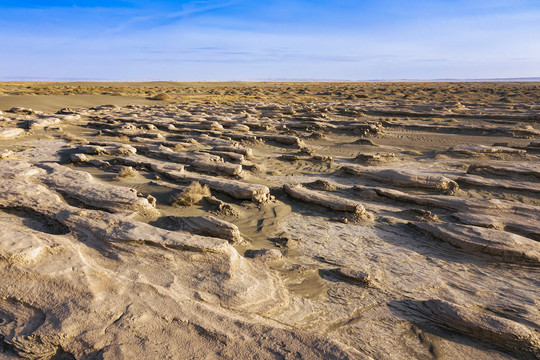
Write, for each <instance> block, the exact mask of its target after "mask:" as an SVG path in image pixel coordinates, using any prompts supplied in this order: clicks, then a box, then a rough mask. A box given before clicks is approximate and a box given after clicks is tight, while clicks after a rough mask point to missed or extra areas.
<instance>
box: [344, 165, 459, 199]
mask: <svg viewBox="0 0 540 360" xmlns="http://www.w3.org/2000/svg"><path fill="white" fill-rule="evenodd" d="M343 169H344V170H345V171H347V172H348V173H351V174H354V175H358V176H361V177H365V178H367V179H371V180H375V181H379V182H383V183H387V184H392V185H395V186H402V187H422V188H428V189H438V190H447V191H449V192H451V193H453V192H455V191H456V190H457V189H458V188H459V186H458V185H457V184H456V182H455V181H453V180H452V179H449V178H447V177H446V176H443V175H440V174H436V173H429V172H423V171H418V170H394V169H381V170H379V169H373V168H370V167H361V166H356V165H346V166H344V167H343Z"/></svg>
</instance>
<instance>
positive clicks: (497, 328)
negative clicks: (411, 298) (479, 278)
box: [408, 299, 540, 359]
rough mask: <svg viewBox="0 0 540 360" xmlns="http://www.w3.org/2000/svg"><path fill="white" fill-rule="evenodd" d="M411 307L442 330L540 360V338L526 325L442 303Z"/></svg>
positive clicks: (431, 302) (427, 302) (433, 301)
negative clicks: (539, 359)
mask: <svg viewBox="0 0 540 360" xmlns="http://www.w3.org/2000/svg"><path fill="white" fill-rule="evenodd" d="M408 305H409V306H411V307H414V308H416V309H417V310H419V311H420V312H422V313H423V314H424V315H425V316H427V317H428V318H429V319H430V320H432V321H434V322H435V323H436V324H438V325H439V326H441V327H444V328H446V329H449V330H452V331H456V332H458V333H461V334H463V335H465V336H468V337H471V338H473V339H476V340H478V341H482V342H486V343H489V344H491V345H494V346H496V347H498V348H501V349H504V350H508V351H511V352H512V353H514V354H516V355H518V356H519V357H520V358H522V359H537V358H538V357H540V339H539V338H538V335H537V334H536V333H535V331H534V330H532V329H530V328H529V327H527V326H525V325H523V324H520V323H517V322H515V321H511V320H508V319H505V318H502V317H499V316H495V315H491V314H487V313H485V312H479V311H475V310H471V309H468V308H466V307H463V306H460V305H456V304H452V303H449V302H447V301H444V300H439V299H432V300H427V301H419V302H410V303H408Z"/></svg>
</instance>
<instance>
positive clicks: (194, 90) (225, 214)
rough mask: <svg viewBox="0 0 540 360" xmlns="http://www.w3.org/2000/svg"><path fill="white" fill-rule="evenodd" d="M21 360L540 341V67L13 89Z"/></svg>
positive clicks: (507, 353)
mask: <svg viewBox="0 0 540 360" xmlns="http://www.w3.org/2000/svg"><path fill="white" fill-rule="evenodd" d="M0 110H1V112H0V277H1V279H2V280H1V281H0V358H2V359H19V358H23V359H538V358H540V335H539V331H540V310H539V309H540V291H539V282H540V271H539V270H540V266H539V265H540V242H539V241H540V162H539V160H540V124H539V122H540V84H539V83H536V82H462V83H457V82H456V83H444V82H441V83H243V82H236V83H235V82H232V83H167V82H154V83H0Z"/></svg>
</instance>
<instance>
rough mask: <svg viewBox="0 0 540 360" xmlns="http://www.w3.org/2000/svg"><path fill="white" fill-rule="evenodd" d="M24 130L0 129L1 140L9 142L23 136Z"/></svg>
mask: <svg viewBox="0 0 540 360" xmlns="http://www.w3.org/2000/svg"><path fill="white" fill-rule="evenodd" d="M23 133H24V129H20V128H0V140H7V139H12V138H14V137H17V136H19V135H22V134H23Z"/></svg>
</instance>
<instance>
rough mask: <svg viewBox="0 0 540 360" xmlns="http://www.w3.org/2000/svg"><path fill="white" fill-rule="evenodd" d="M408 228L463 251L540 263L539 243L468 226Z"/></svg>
mask: <svg viewBox="0 0 540 360" xmlns="http://www.w3.org/2000/svg"><path fill="white" fill-rule="evenodd" d="M410 224H411V225H412V226H413V227H414V228H416V229H418V230H420V231H422V232H425V233H427V234H430V235H432V236H434V237H435V238H437V239H440V240H442V241H445V242H448V243H450V244H452V245H454V246H457V247H459V248H461V249H463V250H465V251H471V252H480V253H486V254H491V255H498V256H501V257H503V258H504V259H508V260H510V261H516V260H517V261H520V260H521V261H530V262H534V263H537V264H538V263H540V243H538V242H537V241H534V240H531V239H528V238H526V237H523V236H519V235H516V234H512V233H508V232H505V231H500V230H494V229H487V228H484V227H479V226H471V225H458V224H444V223H442V224H441V223H433V222H429V223H426V222H412V223H410Z"/></svg>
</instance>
